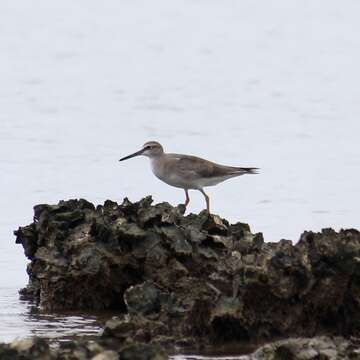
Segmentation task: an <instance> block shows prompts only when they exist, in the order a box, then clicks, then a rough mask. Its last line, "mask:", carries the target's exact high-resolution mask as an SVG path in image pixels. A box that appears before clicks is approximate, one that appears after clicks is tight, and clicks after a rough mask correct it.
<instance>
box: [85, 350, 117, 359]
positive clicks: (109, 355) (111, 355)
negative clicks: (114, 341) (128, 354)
mask: <svg viewBox="0 0 360 360" xmlns="http://www.w3.org/2000/svg"><path fill="white" fill-rule="evenodd" d="M118 359H119V354H118V353H117V352H116V351H112V350H106V351H103V352H101V353H99V354H97V355H95V356H94V357H93V358H91V360H118Z"/></svg>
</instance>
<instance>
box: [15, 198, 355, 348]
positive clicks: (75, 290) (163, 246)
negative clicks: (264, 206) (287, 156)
mask: <svg viewBox="0 0 360 360" xmlns="http://www.w3.org/2000/svg"><path fill="white" fill-rule="evenodd" d="M151 203H152V200H151V198H150V197H148V198H145V199H143V200H141V201H139V202H136V203H131V202H130V201H129V200H127V199H125V200H124V202H123V203H122V204H121V205H118V204H117V203H115V202H112V201H106V202H105V204H104V205H103V206H97V207H96V208H95V206H94V205H92V204H91V203H89V202H87V201H86V200H70V201H61V202H60V203H59V204H58V205H54V206H50V205H38V206H35V208H34V210H35V214H34V222H33V223H32V224H30V225H28V226H25V227H21V228H19V230H17V231H16V232H15V234H16V236H17V240H16V242H17V243H20V244H22V245H23V247H24V250H25V255H26V256H27V257H28V258H29V259H30V260H31V262H30V264H29V266H28V274H29V278H30V280H29V284H28V286H27V287H26V288H25V289H23V290H22V291H21V295H22V296H23V297H26V298H28V299H32V300H33V301H35V302H36V303H38V304H39V305H40V306H41V307H43V308H45V309H48V310H63V309H87V310H89V309H96V310H101V309H106V310H112V311H114V313H116V314H117V315H118V316H117V318H114V319H113V320H111V321H109V322H108V323H107V325H106V327H105V329H104V334H103V337H105V338H106V339H116V341H118V342H120V343H121V342H124V343H125V342H126V341H129V339H131V341H138V342H141V343H158V344H162V345H164V346H167V347H169V346H170V347H173V346H179V347H192V348H194V346H197V345H204V346H206V345H209V344H226V343H233V342H237V343H239V342H244V343H248V342H259V341H269V340H274V339H279V338H284V337H290V336H302V337H312V336H315V335H318V334H327V335H341V336H345V337H349V336H359V334H360V233H359V232H358V231H356V230H341V231H340V232H335V231H334V230H332V229H325V230H323V231H322V232H321V233H313V232H305V233H304V234H303V235H302V236H301V238H300V241H299V242H298V243H297V244H296V245H293V244H292V242H291V241H288V240H281V241H279V242H277V243H266V242H264V240H263V236H262V234H261V233H258V234H253V233H252V232H251V231H250V228H249V226H248V225H247V224H244V223H236V224H229V223H228V221H226V220H225V219H221V218H220V217H218V216H216V215H210V216H209V215H208V214H207V213H206V212H201V213H200V214H199V215H194V214H190V215H188V216H184V215H183V212H184V207H183V206H178V207H172V206H171V205H169V204H167V203H161V204H157V205H155V206H152V205H151Z"/></svg>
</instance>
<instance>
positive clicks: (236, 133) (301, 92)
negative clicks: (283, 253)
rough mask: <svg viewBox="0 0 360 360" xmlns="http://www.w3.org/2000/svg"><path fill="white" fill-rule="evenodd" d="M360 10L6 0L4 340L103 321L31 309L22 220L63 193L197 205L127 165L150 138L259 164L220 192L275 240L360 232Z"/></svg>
mask: <svg viewBox="0 0 360 360" xmlns="http://www.w3.org/2000/svg"><path fill="white" fill-rule="evenodd" d="M359 16H360V2H359V1H358V0H344V1H341V2H340V1H333V0H319V1H304V0H275V1H254V0H241V1H239V0H221V1H219V0H217V1H215V0H183V1H181V0H174V1H168V0H151V1H149V0H131V1H130V0H107V1H89V0H77V1H72V0H58V1H48V0H36V1H26V0H18V1H14V0H2V1H1V2H0V83H1V86H0V125H1V126H0V169H1V173H0V174H1V177H0V199H1V216H0V239H1V242H0V274H1V275H0V324H2V325H1V326H0V341H1V340H10V339H12V338H14V337H15V336H25V335H28V334H30V333H31V332H35V333H38V334H42V331H43V332H44V333H47V334H49V333H51V334H52V335H53V336H59V335H61V334H63V333H64V331H65V330H64V329H67V326H68V327H69V328H70V330H71V329H73V328H74V329H75V330H74V331H75V332H77V331H78V329H79V328H80V327H81V328H82V329H85V330H86V329H87V328H86V325H85V324H88V325H89V329H90V330H89V331H97V328H92V327H91V326H92V325H91V324H92V321H93V320H92V319H90V318H68V317H63V318H61V319H60V320H59V319H55V318H54V317H53V318H51V316H50V320H51V321H53V323H51V324H50V325H49V323H48V322H47V319H45V320H44V322H43V323H41V324H40V323H39V321H38V319H33V318H31V317H29V316H28V310H27V305H26V304H24V303H20V302H19V301H18V300H17V293H16V292H17V289H18V288H19V287H21V286H23V285H24V284H25V283H26V281H27V276H26V273H25V265H26V260H25V258H24V256H23V254H22V249H21V247H20V246H16V245H14V240H15V239H14V237H13V235H12V230H14V229H16V228H17V227H18V226H19V225H25V224H28V223H30V222H31V220H32V206H33V205H34V204H37V203H56V202H57V201H58V200H60V199H68V198H78V197H84V198H87V199H88V200H90V201H93V202H96V203H102V202H103V201H104V200H105V199H108V198H110V199H113V200H117V201H121V200H122V198H123V197H124V196H128V197H129V198H130V199H131V200H138V199H140V198H141V197H142V196H145V195H148V194H152V195H153V197H154V199H155V201H156V202H159V201H169V202H170V203H172V204H174V205H175V204H177V203H179V202H182V201H183V200H184V194H183V191H181V190H179V189H175V188H171V187H169V186H167V185H166V184H163V183H161V182H160V181H159V180H158V179H156V178H155V177H154V176H153V175H152V174H151V170H150V166H149V164H148V160H147V159H145V158H143V159H133V160H129V161H128V162H126V163H125V162H124V163H119V162H118V161H117V160H118V159H119V158H120V157H122V156H124V155H127V154H128V153H130V152H133V151H135V150H137V149H138V148H139V147H140V146H141V145H142V144H143V143H144V142H145V141H147V140H158V141H160V142H161V143H162V144H163V145H164V147H165V149H166V150H168V151H170V152H180V153H181V152H183V153H190V154H196V155H198V156H203V157H206V158H209V159H211V160H214V161H218V162H221V163H225V164H228V165H237V166H258V167H260V168H261V172H260V175H257V176H244V177H241V178H238V179H233V180H230V181H228V182H226V183H224V184H220V185H218V186H217V187H215V188H209V189H208V193H209V195H210V196H211V199H212V209H213V211H214V212H215V213H218V214H220V215H221V216H223V217H225V218H227V219H229V220H231V221H233V222H235V221H245V222H248V223H249V224H250V225H251V226H252V229H253V230H254V231H262V232H263V233H264V236H265V239H266V240H267V241H277V240H279V239H281V238H288V239H293V240H294V241H297V240H298V238H299V235H300V233H301V232H302V231H303V230H305V229H312V230H316V231H317V230H320V229H321V228H322V227H329V226H332V227H334V228H335V229H339V228H341V227H359V226H358V225H359V182H360V171H359V155H360V151H359V130H360V123H359V115H360V102H359V97H360V95H359V94H360V91H359V90H360V89H359V88H360V85H359V84H360V75H359V74H360V72H359V64H360V22H359ZM191 196H192V202H191V204H190V210H191V211H193V212H198V211H200V210H201V209H202V208H203V207H204V200H203V198H202V195H201V194H200V193H197V192H192V193H191ZM50 320H49V321H50ZM77 321H79V324H81V325H80V326H78V323H77ZM42 324H44V326H43V325H42ZM42 326H43V327H42Z"/></svg>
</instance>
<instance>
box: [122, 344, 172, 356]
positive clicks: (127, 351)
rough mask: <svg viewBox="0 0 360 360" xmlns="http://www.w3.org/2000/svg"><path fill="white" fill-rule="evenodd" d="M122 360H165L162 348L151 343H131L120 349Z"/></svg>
mask: <svg viewBox="0 0 360 360" xmlns="http://www.w3.org/2000/svg"><path fill="white" fill-rule="evenodd" d="M119 354H120V359H122V360H167V359H168V357H167V355H166V354H165V352H164V350H162V348H161V347H159V346H157V345H152V344H131V345H128V346H126V347H124V348H123V349H121V350H120V352H119Z"/></svg>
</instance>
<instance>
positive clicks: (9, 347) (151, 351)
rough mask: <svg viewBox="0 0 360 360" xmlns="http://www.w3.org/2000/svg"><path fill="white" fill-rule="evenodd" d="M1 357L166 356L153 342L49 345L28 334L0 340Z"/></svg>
mask: <svg viewBox="0 0 360 360" xmlns="http://www.w3.org/2000/svg"><path fill="white" fill-rule="evenodd" d="M0 359H1V360H130V359H131V360H166V359H168V356H167V355H166V353H165V352H164V351H163V350H162V349H161V348H160V347H159V346H157V345H151V344H137V343H130V344H125V345H124V346H122V347H118V348H116V347H114V349H109V345H108V344H103V343H102V342H101V341H82V340H73V341H71V342H66V343H60V344H59V346H58V347H50V346H49V344H48V342H47V341H46V340H45V339H41V338H37V337H34V338H29V339H24V340H16V341H13V342H12V343H10V344H0Z"/></svg>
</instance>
